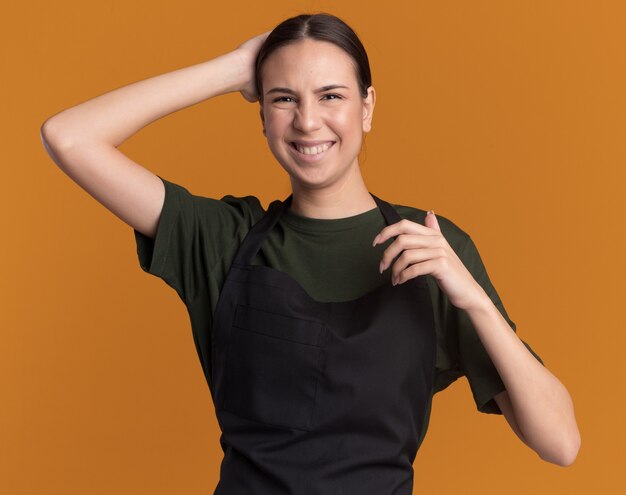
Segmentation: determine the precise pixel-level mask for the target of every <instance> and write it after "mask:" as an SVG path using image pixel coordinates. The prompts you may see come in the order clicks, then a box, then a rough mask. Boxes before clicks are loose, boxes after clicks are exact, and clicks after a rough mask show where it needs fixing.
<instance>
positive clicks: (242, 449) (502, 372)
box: [42, 14, 580, 495]
mask: <svg viewBox="0 0 626 495" xmlns="http://www.w3.org/2000/svg"><path fill="white" fill-rule="evenodd" d="M234 91H239V92H241V94H242V95H243V96H244V98H245V99H246V100H247V101H250V102H256V101H258V102H259V104H260V114H261V122H262V124H263V133H264V135H265V136H266V138H267V142H268V145H269V148H270V149H271V151H272V153H273V155H274V156H275V158H276V160H277V161H278V163H280V165H281V166H282V167H283V168H284V170H285V171H286V172H287V174H288V175H289V179H290V181H291V187H292V194H290V195H289V197H288V198H286V199H285V200H283V201H281V200H275V201H273V202H271V203H270V205H269V206H268V208H267V210H265V209H264V208H263V207H262V205H261V203H260V201H259V199H258V198H257V197H255V196H245V197H235V196H232V195H226V196H224V197H222V198H221V199H219V200H218V199H212V198H206V197H202V196H198V195H194V194H191V193H190V192H189V191H188V190H187V189H186V188H184V187H182V186H180V185H178V184H175V183H173V182H171V181H168V180H166V179H164V178H162V177H160V176H157V175H155V174H153V173H152V172H150V171H148V170H146V169H145V168H143V167H141V166H140V165H137V164H136V163H134V162H132V161H131V160H129V159H128V158H127V157H126V156H124V155H122V154H121V153H120V152H119V151H118V150H117V149H116V147H117V146H118V145H119V144H120V143H122V142H123V141H124V140H125V139H127V138H128V137H129V136H131V135H132V134H134V133H135V132H137V131H138V130H139V129H141V128H142V127H144V126H146V125H148V124H149V123H150V122H153V121H155V120H157V119H159V118H161V117H163V116H164V115H168V114H170V113H172V112H174V111H177V110H179V109H181V108H185V107H187V106H190V105H192V104H195V103H198V102H200V101H203V100H206V99H208V98H212V97H215V96H218V95H221V94H225V93H229V92H234ZM375 102H376V92H375V90H374V87H373V86H372V84H371V75H370V68H369V62H368V58H367V54H366V52H365V49H364V48H363V46H362V44H361V42H360V41H359V39H358V37H357V36H356V34H355V33H354V31H353V30H352V29H351V28H350V27H349V26H348V25H346V24H345V23H344V22H343V21H342V20H340V19H338V18H337V17H335V16H332V15H329V14H315V15H299V16H296V17H293V18H290V19H287V20H285V21H284V22H282V23H281V24H279V25H278V26H277V27H276V28H275V29H274V30H272V31H271V33H270V32H266V33H263V34H261V35H258V36H256V37H254V38H252V39H250V40H248V41H247V42H245V43H243V44H242V45H241V46H239V47H238V48H237V49H236V50H234V51H232V52H230V53H227V54H225V55H222V56H219V57H217V58H215V59H213V60H210V61H208V62H205V63H201V64H198V65H194V66H191V67H187V68H184V69H180V70H176V71H173V72H170V73H167V74H163V75H159V76H156V77H153V78H151V79H147V80H144V81H140V82H137V83H134V84H131V85H129V86H126V87H122V88H120V89H117V90H115V91H112V92H109V93H106V94H104V95H101V96H99V97H97V98H94V99H92V100H90V101H87V102H85V103H82V104H80V105H77V106H75V107H72V108H70V109H68V110H65V111H63V112H61V113H59V114H57V115H55V116H53V117H51V118H50V119H48V120H47V121H46V122H45V124H44V126H43V127H42V137H43V139H44V143H45V145H46V147H47V150H48V152H49V153H50V155H51V157H52V158H53V159H54V160H55V162H56V163H57V164H58V166H59V167H61V169H62V170H63V171H64V172H65V173H66V174H67V175H69V176H70V177H71V178H72V179H73V180H74V181H76V183H78V184H79V185H80V186H81V187H82V188H84V189H85V190H86V191H87V192H89V193H90V194H91V195H92V196H93V197H94V198H96V199H97V200H98V201H99V202H101V203H102V204H103V205H104V206H106V207H107V208H108V209H110V210H111V211H112V212H113V213H115V214H116V215H117V216H118V217H120V218H121V219H122V220H123V221H125V222H126V223H127V224H128V225H130V226H132V227H133V229H134V234H135V239H136V243H137V252H138V257H139V262H140V266H141V268H142V269H143V270H145V271H146V272H148V273H151V274H153V275H155V276H158V277H160V278H162V279H163V280H164V281H165V282H166V283H167V284H168V285H169V286H171V287H172V288H174V289H175V290H176V292H177V293H178V295H179V296H180V298H181V300H182V301H183V302H184V303H185V305H186V307H187V309H188V311H189V315H190V319H191V325H192V331H193V337H194V341H195V344H196V349H197V351H198V356H199V358H200V361H201V363H202V367H203V371H204V373H205V376H206V379H207V382H208V384H209V388H210V391H211V394H212V398H213V401H214V405H215V410H216V415H217V419H218V421H219V424H220V427H221V429H222V436H221V439H220V442H221V445H222V448H223V450H224V459H223V461H222V466H221V479H220V482H219V484H218V486H217V489H216V493H223V494H235V493H251V494H252V493H263V494H282V493H294V494H299V495H302V494H304V495H306V494H331V493H333V494H334V493H345V494H357V493H358V494H375V495H383V494H407V495H408V494H410V493H412V486H413V468H412V464H413V461H414V459H415V455H416V453H417V450H418V448H419V446H420V445H421V443H422V441H423V439H424V435H425V433H426V430H427V427H428V422H429V418H430V410H431V404H432V397H433V395H434V394H435V393H436V392H439V391H441V390H443V389H444V388H446V387H447V386H448V385H449V384H450V383H452V382H453V381H455V380H456V379H457V378H459V377H460V376H466V377H467V378H468V381H469V384H470V387H471V390H472V393H473V396H474V399H475V401H476V406H477V408H478V410H479V411H481V412H484V413H493V414H503V415H504V417H505V418H506V420H507V421H508V423H509V424H510V426H511V428H512V430H513V431H514V432H515V434H516V435H517V436H518V437H519V438H520V439H521V440H522V441H523V442H525V443H526V444H527V445H528V446H529V447H531V448H532V449H534V450H535V451H536V452H537V453H538V454H539V456H540V457H541V458H542V459H544V460H546V461H548V462H553V463H556V464H559V465H563V466H565V465H569V464H571V463H572V462H573V460H574V458H575V457H576V454H577V451H578V448H579V444H580V436H579V433H578V429H577V425H576V421H575V418H574V412H573V405H572V401H571V398H570V396H569V394H568V392H567V390H566V389H565V387H564V386H563V385H562V384H561V382H560V381H559V380H558V379H557V378H556V377H555V376H554V375H553V374H552V373H550V372H549V371H548V370H547V369H546V368H545V366H543V362H542V360H541V359H540V358H539V356H538V355H537V354H535V353H534V352H533V351H532V349H531V348H530V346H529V345H528V344H526V343H525V342H523V341H522V340H520V339H519V338H518V337H517V335H516V334H515V330H516V327H515V323H514V322H513V321H511V320H510V319H509V317H508V315H507V313H506V311H505V309H504V306H503V304H502V301H501V300H500V298H499V297H498V294H497V292H496V290H495V288H494V287H493V285H492V284H491V282H490V280H489V277H488V275H487V272H486V269H485V267H484V265H483V263H482V260H481V258H480V255H479V253H478V251H477V249H476V246H475V244H474V243H473V241H472V239H471V237H470V236H469V235H468V234H467V233H466V232H464V231H463V230H462V229H461V228H459V227H458V226H457V225H456V224H454V223H453V222H452V221H451V220H449V219H447V218H445V217H442V216H439V217H436V215H435V214H434V213H433V212H432V211H429V212H428V213H427V212H426V211H424V210H422V209H419V208H415V207H412V206H404V205H396V204H390V203H388V202H386V201H384V200H382V199H380V198H378V197H377V196H375V195H374V194H372V193H371V192H370V191H369V190H368V188H367V187H366V185H365V183H364V181H363V177H362V175H361V172H360V169H359V161H358V155H359V151H360V150H361V145H362V141H363V136H364V134H365V133H367V132H369V131H370V130H371V126H372V117H373V111H374V106H375Z"/></svg>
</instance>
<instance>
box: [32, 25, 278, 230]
mask: <svg viewBox="0 0 626 495" xmlns="http://www.w3.org/2000/svg"><path fill="white" fill-rule="evenodd" d="M268 34H269V32H267V33H263V34H262V35H258V36H256V37H254V38H252V39H251V40H249V41H248V42H246V43H244V44H243V45H241V46H240V47H239V48H237V49H236V50H234V51H232V52H229V53H226V54H224V55H220V56H218V57H216V58H214V59H212V60H209V61H206V62H202V63H200V64H196V65H192V66H189V67H185V68H182V69H178V70H175V71H172V72H168V73H165V74H161V75H158V76H155V77H152V78H149V79H145V80H142V81H139V82H136V83H133V84H130V85H127V86H124V87H121V88H119V89H115V90H113V91H110V92H108V93H105V94H103V95H100V96H97V97H95V98H93V99H90V100H88V101H86V102H84V103H81V104H79V105H76V106H73V107H71V108H68V109H67V110H64V111H62V112H60V113H58V114H55V115H53V116H52V117H50V118H49V119H47V120H46V121H45V122H44V123H43V125H42V126H41V130H40V133H41V139H42V141H43V144H44V146H45V148H46V151H47V152H48V154H49V155H50V157H51V158H52V159H53V161H54V162H55V163H56V164H57V165H58V166H59V168H61V170H63V172H65V173H66V174H67V175H68V176H69V177H70V178H71V179H72V180H74V181H75V182H76V183H77V184H78V185H79V186H80V187H82V188H83V189H84V190H85V191H87V193H89V194H90V195H91V196H93V197H94V198H95V199H96V200H97V201H99V202H100V203H101V204H102V205H104V206H105V207H106V208H107V209H109V210H110V211H111V212H113V213H114V214H115V215H116V216H118V217H119V218H120V219H122V220H123V221H124V222H125V223H127V224H128V225H130V226H131V227H133V228H134V229H136V230H138V231H139V232H141V233H142V234H144V235H146V236H148V237H150V238H152V239H154V236H155V234H156V230H157V226H158V222H159V218H160V216H161V211H162V207H163V201H164V198H165V188H164V186H163V182H162V181H161V179H159V178H158V177H157V176H156V175H155V174H154V173H152V172H151V171H149V170H148V169H146V168H144V167H142V166H141V165H139V164H137V163H136V162H134V161H133V160H131V159H130V158H128V157H127V156H126V155H124V154H123V153H122V152H120V151H119V150H118V149H117V146H119V145H120V144H121V143H123V142H124V141H125V140H126V139H128V138H129V137H130V136H132V135H133V134H135V133H136V132H137V131H139V130H140V129H142V128H143V127H145V126H147V125H148V124H150V123H152V122H154V121H155V120H158V119H160V118H161V117H164V116H165V115H169V114H170V113H173V112H176V111H177V110H180V109H183V108H186V107H188V106H191V105H194V104H196V103H198V102H201V101H203V100H206V99H209V98H213V97H215V96H218V95H221V94H226V93H230V92H234V91H242V95H244V97H246V99H247V100H248V101H251V100H250V99H249V98H248V96H249V95H250V93H249V88H250V83H251V81H252V80H253V78H254V68H253V61H254V58H255V57H256V50H258V48H259V47H260V46H261V44H262V42H263V41H264V40H265V38H266V37H267V35H268ZM244 89H245V90H246V91H245V92H244V91H243V90H244ZM253 96H254V95H253Z"/></svg>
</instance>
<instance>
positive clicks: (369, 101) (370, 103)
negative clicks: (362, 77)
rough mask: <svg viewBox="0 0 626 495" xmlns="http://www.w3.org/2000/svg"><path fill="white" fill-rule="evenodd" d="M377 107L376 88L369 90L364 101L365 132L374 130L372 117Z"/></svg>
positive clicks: (371, 87) (372, 87)
mask: <svg viewBox="0 0 626 495" xmlns="http://www.w3.org/2000/svg"><path fill="white" fill-rule="evenodd" d="M375 105H376V90H375V89H374V86H370V87H369V88H367V96H366V97H365V98H364V99H363V132H370V131H371V130H372V117H373V115H374V106H375Z"/></svg>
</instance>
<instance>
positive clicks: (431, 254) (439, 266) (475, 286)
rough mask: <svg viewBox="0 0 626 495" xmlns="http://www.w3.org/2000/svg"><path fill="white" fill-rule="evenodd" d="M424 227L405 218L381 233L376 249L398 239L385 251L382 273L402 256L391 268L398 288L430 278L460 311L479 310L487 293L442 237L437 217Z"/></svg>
mask: <svg viewBox="0 0 626 495" xmlns="http://www.w3.org/2000/svg"><path fill="white" fill-rule="evenodd" d="M424 223H425V225H421V224H419V223H416V222H412V221H410V220H407V219H406V218H404V219H402V220H401V221H399V222H397V223H394V224H392V225H388V226H387V227H385V228H384V229H383V230H381V231H380V233H379V234H378V235H377V236H376V238H375V239H374V244H373V245H374V246H375V245H376V244H380V243H383V242H385V241H386V240H387V239H389V238H390V237H394V236H395V237H396V239H395V240H394V241H393V242H392V243H391V244H390V245H389V246H388V247H387V248H386V249H385V251H384V254H383V258H382V260H381V262H380V268H381V273H382V271H384V270H386V269H387V268H388V267H389V265H390V264H391V262H392V261H393V260H394V259H395V258H396V256H398V255H400V256H399V257H398V259H397V260H396V261H395V262H394V263H393V265H392V268H391V270H392V273H391V280H392V283H394V282H395V283H394V285H397V284H402V283H404V282H406V281H407V280H410V279H412V278H415V277H417V276H418V275H425V274H430V275H432V276H433V277H434V278H435V280H436V281H437V285H439V287H440V289H441V290H442V291H443V292H444V293H445V294H446V295H447V296H448V299H450V302H451V303H452V304H454V305H455V306H456V307H457V308H461V309H465V310H467V309H469V308H471V307H474V306H477V305H478V304H480V302H481V299H482V298H483V297H485V292H484V290H483V288H482V287H481V286H480V284H479V283H478V282H476V280H475V279H474V277H473V276H472V274H471V273H470V272H469V271H468V270H467V268H466V267H465V265H464V264H463V262H462V261H461V260H460V259H459V257H458V256H457V255H456V253H455V252H454V250H453V249H452V248H451V247H450V244H448V241H447V240H446V239H445V237H444V236H443V234H442V233H441V229H440V228H439V222H437V218H436V217H435V213H434V212H432V213H428V214H427V215H426V219H425V220H424Z"/></svg>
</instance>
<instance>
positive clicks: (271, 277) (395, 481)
mask: <svg viewBox="0 0 626 495" xmlns="http://www.w3.org/2000/svg"><path fill="white" fill-rule="evenodd" d="M370 194H371V193H370ZM292 196H293V195H290V196H289V197H288V198H287V199H286V200H284V201H280V202H275V203H273V206H274V207H273V208H269V209H268V211H267V212H266V214H265V215H264V217H263V218H262V219H261V220H260V221H259V222H257V223H256V224H255V225H254V226H253V227H252V228H251V230H250V231H249V232H248V233H247V235H246V237H245V238H244V240H243V243H242V244H241V246H240V247H239V250H238V251H237V254H236V256H235V259H234V261H233V263H232V266H231V268H230V271H229V273H228V276H227V278H226V281H225V282H224V285H223V288H222V291H221V293H220V296H219V299H218V303H217V308H216V310H215V317H214V322H213V329H212V342H211V344H212V347H211V352H212V359H211V366H210V367H211V378H210V383H209V384H210V385H211V393H212V396H213V403H214V405H215V411H216V416H217V419H218V422H219V425H220V427H221V430H222V434H221V436H220V444H221V446H222V450H223V451H224V459H223V460H222V464H221V468H220V480H219V483H218V485H217V487H216V489H215V492H214V493H215V495H217V494H219V495H282V494H293V495H339V494H342V495H392V494H393V495H411V493H412V488H413V461H414V459H415V456H416V453H417V450H418V448H419V445H420V444H421V442H420V441H418V440H419V437H420V434H421V432H422V429H423V428H427V425H428V417H429V416H430V414H428V417H427V416H426V410H427V407H429V401H430V400H431V399H432V391H433V384H434V375H435V358H436V336H435V324H434V316H433V309H432V304H431V298H430V292H429V289H428V284H427V282H426V276H424V275H422V276H418V277H416V278H413V279H410V280H409V281H407V282H405V283H403V284H400V285H397V286H393V285H392V284H391V283H385V284H383V285H381V286H380V287H378V288H377V289H375V290H373V291H371V292H369V293H367V294H365V295H364V296H362V297H359V298H358V299H354V300H351V301H344V302H319V301H316V300H315V299H313V298H312V297H311V296H310V295H309V294H308V293H307V292H306V291H305V290H304V288H303V287H302V286H301V285H300V284H299V283H298V282H297V281H296V280H295V279H294V278H292V277H291V276H290V275H288V274H287V273H285V272H282V271H280V270H277V269H274V268H271V267H267V266H260V265H252V260H253V259H254V257H255V255H256V253H257V252H258V250H259V248H260V246H261V243H262V242H263V240H264V239H265V238H266V236H267V235H268V233H269V232H270V231H271V229H272V228H273V227H274V226H275V225H276V222H277V221H278V219H279V218H280V216H281V214H282V213H283V212H284V211H285V209H286V208H288V207H289V205H290V204H291V200H292ZM372 197H373V198H374V200H375V201H376V203H377V205H378V207H379V208H380V210H381V212H382V214H383V216H384V217H385V221H386V222H387V224H389V225H391V224H393V223H396V222H398V221H400V220H401V218H400V216H399V215H398V213H397V212H396V211H395V209H394V208H393V207H392V206H391V205H390V204H389V203H387V202H385V201H382V200H380V199H379V198H377V197H376V196H374V195H373V194H372ZM368 248H369V249H373V248H372V247H371V245H370V246H363V249H368ZM320 249H323V246H320ZM372 269H373V268H372Z"/></svg>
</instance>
